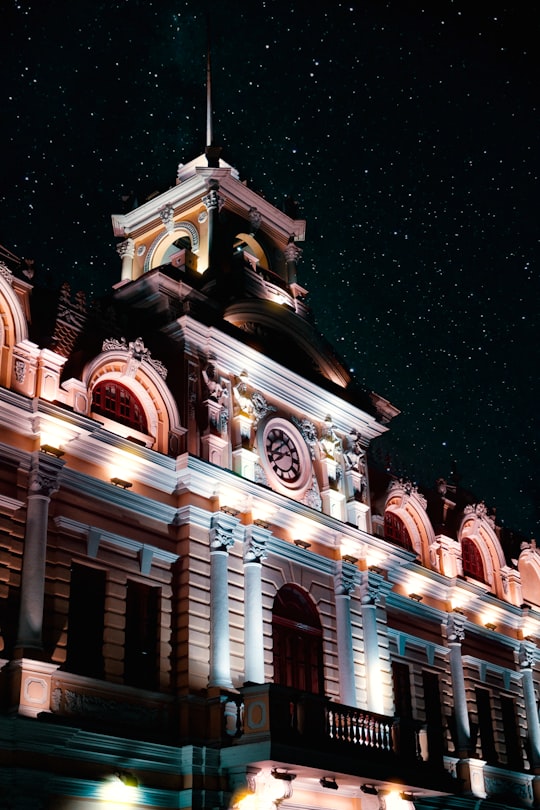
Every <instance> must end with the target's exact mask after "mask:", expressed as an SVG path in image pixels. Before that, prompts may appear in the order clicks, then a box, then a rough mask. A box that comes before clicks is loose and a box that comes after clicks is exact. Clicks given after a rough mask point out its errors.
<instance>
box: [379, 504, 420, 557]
mask: <svg viewBox="0 0 540 810" xmlns="http://www.w3.org/2000/svg"><path fill="white" fill-rule="evenodd" d="M384 537H385V540H390V541H391V542H392V543H396V544H397V545H398V546H401V547H402V548H406V549H407V550H408V551H412V550H413V547H412V543H411V538H410V537H409V532H408V531H407V529H406V527H405V524H404V523H403V521H402V520H401V518H400V517H399V516H398V515H396V514H395V513H394V512H385V514H384Z"/></svg>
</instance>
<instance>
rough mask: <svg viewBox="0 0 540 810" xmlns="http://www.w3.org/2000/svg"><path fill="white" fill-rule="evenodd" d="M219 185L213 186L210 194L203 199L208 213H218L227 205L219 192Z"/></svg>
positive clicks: (209, 191)
mask: <svg viewBox="0 0 540 810" xmlns="http://www.w3.org/2000/svg"><path fill="white" fill-rule="evenodd" d="M218 189H219V185H218V184H217V183H215V184H213V185H212V186H211V187H210V188H209V189H208V194H205V195H204V197H203V198H202V201H203V204H204V206H205V207H206V209H207V211H216V210H219V211H221V209H222V208H223V206H224V205H225V200H224V198H223V197H222V196H221V195H220V194H219V192H218Z"/></svg>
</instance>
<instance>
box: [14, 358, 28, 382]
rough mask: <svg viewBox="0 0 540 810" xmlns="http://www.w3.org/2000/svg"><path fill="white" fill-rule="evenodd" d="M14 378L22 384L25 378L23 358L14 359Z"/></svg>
mask: <svg viewBox="0 0 540 810" xmlns="http://www.w3.org/2000/svg"><path fill="white" fill-rule="evenodd" d="M14 370H15V379H16V380H17V382H18V383H19V385H22V384H23V382H24V380H25V378H26V363H25V362H24V360H15V369H14Z"/></svg>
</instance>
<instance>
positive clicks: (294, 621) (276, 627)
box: [272, 585, 324, 694]
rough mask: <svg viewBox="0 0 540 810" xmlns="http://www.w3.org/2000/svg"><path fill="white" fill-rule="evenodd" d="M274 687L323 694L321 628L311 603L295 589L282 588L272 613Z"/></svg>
mask: <svg viewBox="0 0 540 810" xmlns="http://www.w3.org/2000/svg"><path fill="white" fill-rule="evenodd" d="M272 638H273V651H274V656H273V658H274V683H277V684H281V685H282V686H290V687H292V688H293V689H301V690H302V691H304V692H313V693H316V694H322V693H323V692H324V672H323V650H322V628H321V622H320V619H319V615H318V613H317V608H316V607H315V605H314V603H313V600H312V599H311V597H310V596H309V594H308V593H306V592H305V591H304V590H303V589H302V588H299V587H298V586H297V585H284V586H283V587H282V588H281V589H280V590H279V591H278V593H277V594H276V597H275V599H274V606H273V609H272Z"/></svg>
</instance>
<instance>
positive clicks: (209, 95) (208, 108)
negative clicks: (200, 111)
mask: <svg viewBox="0 0 540 810" xmlns="http://www.w3.org/2000/svg"><path fill="white" fill-rule="evenodd" d="M213 140H214V134H213V132H212V63H211V61H210V26H208V42H207V46H206V146H212V141H213Z"/></svg>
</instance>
